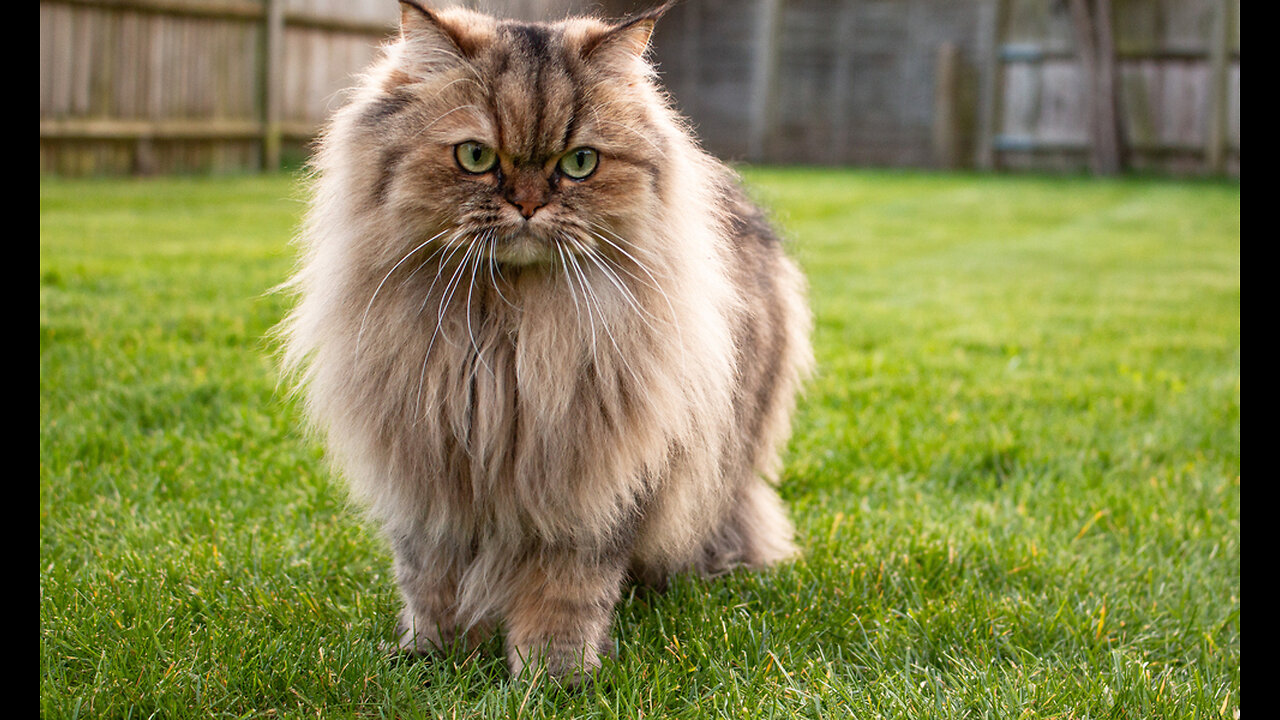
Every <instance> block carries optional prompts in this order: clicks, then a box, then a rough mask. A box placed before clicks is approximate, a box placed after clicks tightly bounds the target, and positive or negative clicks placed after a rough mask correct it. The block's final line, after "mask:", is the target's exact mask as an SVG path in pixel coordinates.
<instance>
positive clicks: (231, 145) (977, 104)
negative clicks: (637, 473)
mask: <svg viewBox="0 0 1280 720" xmlns="http://www.w3.org/2000/svg"><path fill="white" fill-rule="evenodd" d="M466 4H468V5H471V6H479V7H481V8H488V9H498V10H499V11H500V12H501V13H503V14H506V15H509V16H515V17H524V18H534V17H542V16H553V17H554V16H562V15H564V14H566V13H568V12H570V11H578V10H584V9H588V10H590V9H596V10H603V11H604V12H605V13H606V14H612V15H620V14H622V13H625V12H627V11H629V10H634V9H636V8H639V7H644V6H646V5H649V4H651V3H646V2H644V0H603V1H602V0H595V1H594V2H592V1H591V0H505V1H504V0H471V1H470V2H467V3H466ZM1066 4H1067V3H1066V0H684V1H683V2H681V3H680V4H678V5H676V6H675V8H674V9H673V10H672V11H671V12H670V13H669V14H668V16H667V17H666V18H664V20H663V22H661V23H660V24H659V26H658V27H659V29H658V33H657V35H656V36H655V57H656V59H657V60H658V61H659V63H660V67H661V70H662V75H663V78H664V80H665V81H666V83H667V85H668V86H669V87H670V89H671V90H672V93H673V95H674V96H675V98H676V101H677V103H678V104H679V105H680V107H681V109H682V110H683V111H684V112H685V113H686V114H687V115H689V116H690V117H691V119H692V120H693V121H694V123H695V125H696V126H697V128H698V130H699V133H700V135H701V136H702V138H703V140H704V142H705V144H706V145H707V146H708V148H709V149H711V150H712V151H714V152H716V153H717V154H719V155H721V156H724V157H728V158H735V159H748V160H753V161H762V162H785V163H820V164H849V163H853V164H865V165H892V166H942V167H965V166H975V165H976V166H981V167H991V168H1077V167H1084V166H1086V165H1087V162H1088V156H1089V149H1090V137H1089V134H1088V129H1087V123H1086V118H1085V116H1084V114H1083V111H1082V107H1083V106H1084V105H1085V104H1086V103H1085V102H1084V100H1085V99H1086V97H1085V92H1084V90H1083V87H1084V83H1083V81H1082V75H1081V72H1080V69H1079V67H1080V62H1079V58H1078V56H1077V54H1076V48H1075V44H1074V41H1073V33H1072V26H1071V23H1070V19H1069V17H1068V13H1067V12H1066V10H1065V7H1066ZM1113 8H1114V9H1113V15H1114V18H1113V20H1114V23H1113V25H1114V27H1115V28H1116V30H1117V36H1116V48H1117V56H1118V64H1119V67H1120V76H1121V93H1120V103H1119V104H1120V107H1121V109H1122V112H1123V117H1124V122H1123V124H1124V130H1125V135H1126V138H1127V140H1128V144H1127V147H1128V153H1127V156H1126V157H1127V162H1128V165H1129V166H1130V167H1134V168H1144V169H1145V168H1151V169H1157V170H1163V171H1171V172H1193V173H1204V172H1214V173H1221V172H1228V173H1233V174H1237V175H1238V173H1239V125H1240V123H1239V94H1240V92H1239V88H1240V80H1239V78H1240V65H1239V57H1240V49H1239V48H1240V41H1239V0H1113ZM398 14H399V9H398V4H397V3H396V2H394V0H41V2H40V168H41V172H42V173H57V174H75V175H79V174H92V173H122V172H142V173H150V172H172V171H190V170H202V171H208V170H212V171H220V170H240V169H244V168H257V167H265V168H274V167H278V165H279V162H280V158H281V157H282V156H283V157H285V158H286V159H290V158H300V157H301V156H303V155H304V154H305V152H306V142H307V141H308V140H309V139H310V138H311V137H312V136H313V134H314V133H315V131H316V129H317V128H318V127H319V125H320V124H321V123H322V122H323V120H324V118H325V117H327V116H328V115H329V114H330V113H331V112H332V111H333V110H334V109H335V108H336V107H338V105H339V104H340V103H341V101H342V90H343V89H344V88H346V87H348V86H350V85H351V84H352V76H353V75H354V74H355V73H357V72H359V71H360V70H361V69H362V68H363V67H364V66H366V65H367V64H368V63H369V61H370V60H371V59H372V58H373V56H374V53H375V51H376V46H377V44H378V43H380V42H381V41H382V40H384V39H385V38H386V37H388V36H389V35H390V34H391V33H393V32H394V28H395V23H396V20H397V18H398Z"/></svg>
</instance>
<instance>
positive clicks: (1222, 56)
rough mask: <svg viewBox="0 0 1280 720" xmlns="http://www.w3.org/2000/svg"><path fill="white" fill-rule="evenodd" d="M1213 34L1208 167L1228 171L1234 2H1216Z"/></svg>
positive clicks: (1216, 173) (1209, 169)
mask: <svg viewBox="0 0 1280 720" xmlns="http://www.w3.org/2000/svg"><path fill="white" fill-rule="evenodd" d="M1216 7H1217V9H1216V10H1215V11H1214V14H1213V28H1212V30H1211V31H1210V32H1211V33H1212V35H1211V36H1210V38H1209V117H1208V121H1209V122H1208V123H1207V126H1208V133H1207V135H1206V138H1205V148H1204V158H1205V167H1206V169H1207V170H1208V171H1209V172H1210V173H1213V174H1215V175H1222V174H1225V173H1226V171H1227V93H1228V92H1229V89H1228V87H1227V86H1228V73H1227V69H1228V67H1229V66H1230V60H1229V58H1230V55H1229V52H1228V51H1229V47H1228V46H1229V44H1230V42H1231V25H1232V23H1231V19H1232V18H1231V2H1230V0H1221V1H1220V2H1218V3H1216Z"/></svg>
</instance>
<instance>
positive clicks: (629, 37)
mask: <svg viewBox="0 0 1280 720" xmlns="http://www.w3.org/2000/svg"><path fill="white" fill-rule="evenodd" d="M674 4H675V3H674V2H667V3H664V4H662V5H659V6H658V7H656V8H653V9H651V10H646V11H644V12H642V13H639V14H638V15H634V16H632V17H630V18H627V19H626V20H623V21H622V22H620V23H619V24H617V25H613V26H612V27H609V28H608V29H606V30H605V31H604V32H602V33H600V34H599V35H598V36H596V37H594V38H592V39H591V40H589V41H588V42H587V43H586V44H585V45H583V48H582V56H583V57H584V58H587V59H592V60H602V59H603V60H605V61H606V62H607V61H608V60H610V59H615V60H617V59H636V58H640V57H643V56H644V54H645V51H646V50H648V48H649V39H650V37H652V35H653V28H654V25H655V24H656V23H657V21H658V18H660V17H662V16H663V14H665V13H666V12H667V10H669V9H671V6H672V5H674Z"/></svg>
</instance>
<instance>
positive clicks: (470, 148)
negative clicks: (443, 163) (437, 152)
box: [453, 140, 498, 175]
mask: <svg viewBox="0 0 1280 720" xmlns="http://www.w3.org/2000/svg"><path fill="white" fill-rule="evenodd" d="M453 155H454V157H456V158H457V159H458V166H459V167H461V168H462V169H463V170H466V171H467V172H469V173H475V174H477V175H478V174H480V173H487V172H489V171H490V170H492V169H493V166H494V165H496V164H498V154H497V153H496V152H494V151H493V148H491V147H489V146H488V145H482V144H480V143H478V142H475V141H472V140H468V141H467V142H464V143H458V145H457V146H456V147H455V148H454V149H453Z"/></svg>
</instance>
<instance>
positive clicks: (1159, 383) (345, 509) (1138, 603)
mask: <svg viewBox="0 0 1280 720" xmlns="http://www.w3.org/2000/svg"><path fill="white" fill-rule="evenodd" d="M745 175H746V177H747V180H748V182H749V184H750V187H751V189H752V191H753V193H754V194H755V195H756V196H757V197H759V198H760V199H761V201H762V202H764V203H765V204H766V205H768V206H769V207H770V208H772V210H773V212H774V214H775V215H776V216H777V218H778V220H779V221H780V223H781V224H782V226H783V227H784V228H785V229H786V232H787V234H788V235H789V236H790V237H791V238H792V240H793V242H794V247H795V254H796V255H797V257H798V258H799V259H800V261H801V262H802V264H803V265H804V267H805V269H806V271H807V273H808V275H809V277H810V281H811V284H812V301H813V307H814V311H815V316H816V335H815V345H816V351H817V355H818V358H819V361H820V364H821V371H820V373H819V375H818V376H817V377H816V378H815V379H814V381H813V382H812V384H811V386H810V388H809V391H808V393H807V395H806V396H805V398H804V399H803V402H802V403H801V406H800V409H799V412H798V416H797V419H796V424H795V429H796V431H795V436H794V439H793V441H792V443H791V447H790V450H789V453H788V456H787V464H786V470H785V478H784V490H783V492H784V495H785V497H786V499H787V501H788V503H789V505H790V507H791V509H792V514H793V517H794V518H795V520H796V524H797V526H798V529H799V535H800V540H801V543H802V545H803V547H804V549H805V555H804V557H803V559H801V560H799V561H797V562H795V563H793V564H790V565H787V566H785V567H781V568H778V569H776V570H773V571H770V572H767V573H739V574H735V575H732V576H730V577H728V578H724V579H722V580H720V581H717V582H714V583H707V582H702V581H699V580H695V579H693V578H682V579H679V580H678V581H677V582H675V583H674V584H673V587H672V588H671V589H670V590H669V591H668V592H667V593H666V594H664V595H660V596H653V595H646V594H633V595H628V596H627V597H626V599H625V600H624V602H623V603H622V604H621V605H620V607H619V609H618V613H617V620H616V625H615V631H614V634H615V637H616V638H617V640H618V644H619V648H620V655H619V659H618V660H617V661H616V662H614V663H612V664H610V665H608V666H607V667H606V668H605V669H604V671H603V672H602V674H601V677H600V678H599V681H598V682H597V683H596V685H595V686H594V687H593V688H592V689H591V690H589V691H587V692H584V693H580V694H573V693H567V692H563V691H561V690H559V689H557V688H554V687H548V686H542V685H527V684H516V683H512V682H511V680H510V679H509V678H508V677H507V672H506V670H505V667H504V666H503V664H502V661H501V659H500V653H499V648H498V645H497V644H496V643H490V644H489V645H488V646H485V647H483V648H481V650H480V651H479V652H477V653H475V654H474V655H473V656H471V657H467V658H464V657H449V658H444V659H439V660H435V661H405V660H394V659H390V658H387V657H385V656H384V655H383V654H382V653H381V652H380V650H379V649H378V645H379V642H380V641H382V640H384V639H387V638H389V637H390V635H391V632H392V625H393V615H394V612H395V610H396V609H397V599H396V594H395V591H394V588H393V586H392V581H391V578H390V573H389V571H390V562H389V558H388V555H387V552H386V549H385V548H384V547H382V545H381V544H380V543H379V541H378V540H377V538H376V536H375V535H374V534H373V533H372V532H370V530H369V528H368V527H366V526H364V525H363V523H362V521H361V520H360V519H359V515H358V513H357V512H356V511H355V510H354V509H352V508H351V507H350V506H349V505H348V503H347V501H346V499H345V492H344V490H343V488H342V486H341V483H340V482H339V481H338V480H336V479H334V478H331V477H330V476H329V475H328V473H327V471H326V469H325V466H324V463H323V462H322V458H321V454H320V451H319V449H318V448H317V447H315V446H314V444H313V443H312V442H311V441H309V440H307V439H306V438H305V437H304V436H303V435H302V434H301V432H300V431H299V429H298V427H297V417H298V413H297V408H296V407H294V406H292V405H291V404H290V403H289V402H288V401H287V400H286V398H285V397H284V396H283V393H282V391H281V388H279V387H278V386H277V375H276V371H275V369H274V365H273V362H272V359H271V348H270V347H269V345H268V344H267V342H266V341H265V340H264V335H265V334H266V333H267V331H268V330H269V328H270V327H271V326H272V325H273V324H274V323H275V322H276V321H277V320H278V319H279V318H280V317H281V316H282V314H283V313H284V311H285V306H284V299H283V298H281V297H280V296H278V295H272V294H270V293H269V292H268V290H269V288H271V287H272V286H273V285H275V284H276V283H278V282H280V281H281V280H282V279H283V278H284V277H285V276H286V275H287V274H288V271H289V268H290V266H291V263H292V260H291V255H290V252H291V251H290V248H289V246H288V242H287V241H288V238H289V237H290V236H291V234H292V232H293V230H294V228H295V227H296V223H297V220H298V216H299V212H300V210H301V205H300V203H299V202H298V200H297V198H298V197H299V196H300V191H299V188H298V186H297V183H296V180H295V179H294V178H292V177H290V176H278V177H262V178H222V179H194V178H192V179H166V180H127V181H120V180H114V181H103V180H97V181H55V180H42V181H41V185H40V188H41V189H40V230H41V232H40V715H41V717H44V718H71V717H112V718H148V717H156V718H182V717H200V718H204V717H259V718H267V717H270V718H293V717H298V718H301V717H326V718H332V717H424V718H427V717H430V718H454V717H495V718H496V717H517V716H519V717H528V718H543V717H589V718H628V719H630V718H639V717H646V718H658V717H675V718H704V717H731V718H770V717H776V718H791V717H803V718H819V717H821V718H832V717H858V718H875V717H898V718H1218V717H1227V718H1230V717H1233V716H1235V715H1237V714H1238V708H1239V705H1240V189H1239V185H1238V183H1235V184H1227V183H1214V182H1186V181H1183V182H1176V181H1165V180H1153V179H1128V180H1115V181H1105V182H1103V181H1091V180H1087V179H1080V178H1043V177H999V176H967V175H937V174H926V173H906V172H872V171H842V170H807V169H748V170H747V171H745Z"/></svg>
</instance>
